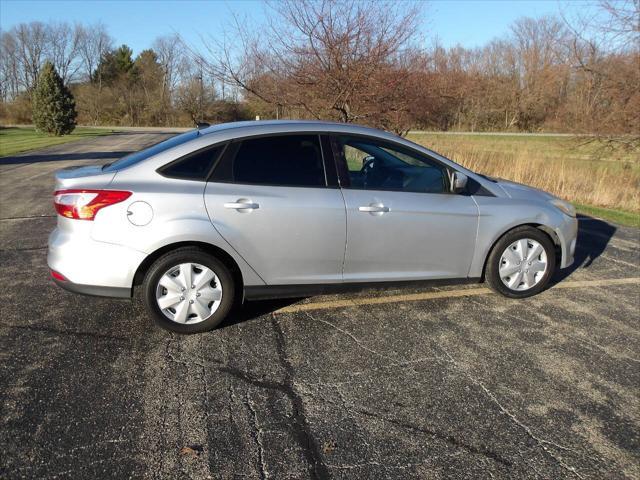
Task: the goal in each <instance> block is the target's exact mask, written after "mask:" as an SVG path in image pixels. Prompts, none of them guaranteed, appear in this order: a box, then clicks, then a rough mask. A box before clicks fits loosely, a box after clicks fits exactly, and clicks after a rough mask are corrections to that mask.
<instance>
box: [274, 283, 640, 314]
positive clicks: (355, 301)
mask: <svg viewBox="0 0 640 480" xmlns="http://www.w3.org/2000/svg"><path fill="white" fill-rule="evenodd" d="M628 284H640V277H629V278H610V279H605V280H572V281H566V282H561V283H558V284H557V285H555V286H554V287H553V288H552V289H551V290H555V289H565V288H588V287H606V286H610V285H628ZM487 293H492V290H489V289H488V288H486V287H479V288H468V289H461V290H445V291H437V292H423V293H409V294H405V295H388V296H382V297H363V298H349V299H344V300H329V301H326V302H313V303H301V304H297V305H290V306H288V307H284V308H281V309H280V310H276V312H275V313H297V312H307V311H310V310H329V309H333V308H346V307H357V306H361V305H380V304H387V303H400V302H417V301H424V300H435V299H438V298H456V297H473V296H477V295H486V294H487Z"/></svg>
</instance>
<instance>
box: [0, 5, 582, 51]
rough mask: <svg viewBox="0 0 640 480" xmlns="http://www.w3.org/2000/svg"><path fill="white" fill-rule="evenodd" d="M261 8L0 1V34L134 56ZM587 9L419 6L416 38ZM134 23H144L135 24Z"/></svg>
mask: <svg viewBox="0 0 640 480" xmlns="http://www.w3.org/2000/svg"><path fill="white" fill-rule="evenodd" d="M125 6H126V8H127V9H128V10H129V11H130V13H129V15H126V16H123V15H122V13H121V12H120V9H121V8H123V7H125ZM159 6H161V7H162V8H159ZM167 7H169V8H167ZM172 7H176V8H172ZM505 7H507V8H505ZM267 8H268V6H267V4H266V3H265V2H263V1H259V0H242V1H236V2H227V1H209V0H186V1H182V2H179V1H174V0H161V1H158V2H152V1H144V0H136V1H130V2H126V3H125V2H122V1H118V0H102V1H98V0H92V1H86V2H77V1H62V2H49V1H43V0H28V1H20V0H2V1H1V2H0V30H1V31H8V30H10V29H11V28H13V27H14V26H15V25H18V24H20V23H29V22H33V21H40V22H43V23H47V22H69V23H82V24H84V25H92V24H97V23H102V24H104V25H105V27H106V29H107V31H108V32H109V34H110V35H111V36H112V37H113V38H114V47H117V46H119V45H127V46H128V47H130V48H131V49H132V50H133V53H134V55H137V54H139V53H140V52H141V51H143V50H145V49H148V48H151V46H152V43H153V41H154V40H155V39H156V38H157V37H160V36H164V35H171V34H174V33H175V34H179V35H180V36H181V37H182V38H183V39H184V40H185V42H186V43H187V44H189V45H197V44H198V43H199V42H200V39H201V38H203V37H213V38H220V37H221V36H223V35H224V34H225V32H226V31H228V30H230V29H231V28H230V27H232V23H233V22H234V16H235V17H238V18H241V19H243V20H244V21H246V22H248V23H249V25H251V26H255V27H257V26H259V24H260V21H261V17H262V16H263V15H262V14H263V13H264V12H265V10H266V9H267ZM591 8H592V5H591V4H590V3H589V2H584V1H575V2H572V1H559V0H538V1H532V0H522V1H515V2H507V1H500V0H490V1H474V0H452V1H444V0H435V1H431V2H424V4H423V6H422V8H421V11H420V33H421V35H422V36H423V39H424V42H425V45H426V44H428V43H429V42H434V41H437V42H438V43H439V44H440V45H442V46H443V47H445V48H450V47H455V46H462V47H465V48H476V47H482V46H483V45H486V44H487V43H489V42H490V41H492V40H493V39H496V38H500V37H503V36H505V35H507V34H508V33H509V31H510V26H511V25H512V24H513V22H514V21H516V20H517V19H518V18H522V17H533V18H539V17H542V16H545V15H556V16H559V15H561V14H565V15H568V16H573V15H577V14H583V13H585V12H590V9H591ZM140 18H145V19H146V21H145V22H144V23H142V24H141V23H140V22H139V19H140ZM212 18H213V19H214V20H213V21H211V20H210V19H212Z"/></svg>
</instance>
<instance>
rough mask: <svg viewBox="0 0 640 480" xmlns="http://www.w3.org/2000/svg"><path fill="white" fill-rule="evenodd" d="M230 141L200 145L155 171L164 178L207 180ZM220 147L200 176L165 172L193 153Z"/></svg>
mask: <svg viewBox="0 0 640 480" xmlns="http://www.w3.org/2000/svg"><path fill="white" fill-rule="evenodd" d="M230 143H231V142H229V141H222V142H219V143H212V144H211V145H207V146H206V147H202V148H199V149H197V150H194V151H192V152H189V153H187V154H185V155H182V156H181V157H179V158H176V159H175V160H171V161H170V162H169V163H165V164H164V165H162V166H160V167H158V168H156V173H158V174H159V175H162V176H163V177H165V178H171V179H173V180H185V181H188V182H205V183H206V182H207V181H208V180H209V177H210V176H211V174H212V173H213V171H214V170H215V168H216V166H217V165H218V163H219V162H220V159H222V158H223V157H224V155H225V152H226V151H227V149H228V147H229V144H230ZM220 147H222V149H221V150H220V153H218V156H217V157H216V158H215V160H214V161H213V162H212V163H211V166H210V167H209V170H208V172H206V174H205V175H204V176H203V177H202V178H200V177H176V176H173V175H169V174H167V173H165V170H167V169H169V168H171V167H172V166H173V165H174V164H177V163H180V162H182V161H184V160H188V159H189V158H190V157H192V156H195V155H199V154H200V153H202V152H204V151H205V150H210V149H214V148H220Z"/></svg>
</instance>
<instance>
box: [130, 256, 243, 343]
mask: <svg viewBox="0 0 640 480" xmlns="http://www.w3.org/2000/svg"><path fill="white" fill-rule="evenodd" d="M189 284H191V285H189ZM142 290H143V292H142V293H143V297H144V303H145V307H146V308H147V311H148V312H149V314H150V315H151V317H152V318H153V320H154V322H155V323H156V324H157V325H158V326H160V327H162V328H164V329H165V330H169V331H172V332H176V333H200V332H206V331H208V330H212V329H213V328H215V327H216V326H218V325H219V324H220V323H221V322H222V321H223V320H224V319H225V317H226V316H227V314H228V313H229V311H230V310H231V307H232V306H233V303H234V299H235V284H234V281H233V276H232V275H231V272H230V271H229V269H228V268H227V267H226V265H225V264H224V263H223V262H221V261H220V260H219V259H217V258H216V257H214V256H213V255H211V254H209V253H207V252H205V251H203V250H201V249H199V248H197V247H184V248H179V249H176V250H174V251H171V252H168V253H166V254H164V255H163V256H161V257H160V258H158V259H157V260H156V261H155V262H154V263H153V264H152V265H151V267H150V268H149V270H148V271H147V274H146V275H145V278H144V281H143V284H142Z"/></svg>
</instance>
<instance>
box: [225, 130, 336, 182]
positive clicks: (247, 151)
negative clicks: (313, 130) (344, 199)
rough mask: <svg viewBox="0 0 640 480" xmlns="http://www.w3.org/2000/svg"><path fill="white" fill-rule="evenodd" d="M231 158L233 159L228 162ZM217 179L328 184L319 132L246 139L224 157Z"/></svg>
mask: <svg viewBox="0 0 640 480" xmlns="http://www.w3.org/2000/svg"><path fill="white" fill-rule="evenodd" d="M228 162H231V164H229V163H228ZM224 163H226V165H220V166H219V167H220V168H217V169H216V173H215V174H214V180H219V181H231V182H235V183H247V184H256V185H277V186H290V187H324V186H326V181H325V174H324V165H323V162H322V150H321V149H320V141H319V138H318V136H317V135H287V136H275V137H261V138H252V139H247V140H243V141H242V143H241V144H240V145H239V147H238V150H237V152H236V154H235V156H234V157H233V158H225V160H224Z"/></svg>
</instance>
